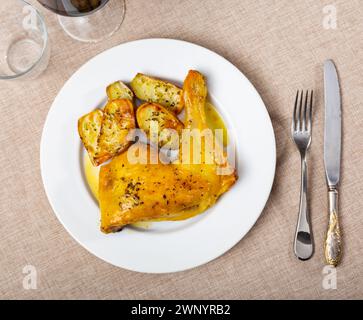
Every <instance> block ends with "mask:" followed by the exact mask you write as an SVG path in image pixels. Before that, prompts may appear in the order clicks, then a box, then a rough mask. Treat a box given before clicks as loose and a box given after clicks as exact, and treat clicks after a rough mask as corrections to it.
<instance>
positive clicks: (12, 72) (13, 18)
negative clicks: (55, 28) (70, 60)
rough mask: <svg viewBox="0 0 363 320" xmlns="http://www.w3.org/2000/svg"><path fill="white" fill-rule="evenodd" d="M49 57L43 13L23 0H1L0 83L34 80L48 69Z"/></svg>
mask: <svg viewBox="0 0 363 320" xmlns="http://www.w3.org/2000/svg"><path fill="white" fill-rule="evenodd" d="M49 56H50V49H49V41H48V33H47V28H46V25H45V23H44V20H43V18H42V16H41V15H40V13H39V12H38V11H37V10H36V9H35V8H34V7H33V6H31V5H30V4H29V3H27V2H26V1H23V0H1V11H0V80H12V79H34V78H35V77H37V76H38V75H40V73H41V72H42V71H44V70H45V68H46V67H47V65H48V61H49Z"/></svg>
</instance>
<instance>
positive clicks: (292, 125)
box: [291, 90, 299, 131]
mask: <svg viewBox="0 0 363 320" xmlns="http://www.w3.org/2000/svg"><path fill="white" fill-rule="evenodd" d="M298 99H299V90H297V93H296V98H295V105H294V112H293V114H292V124H291V129H292V131H295V130H296V119H297V113H296V112H297V104H298Z"/></svg>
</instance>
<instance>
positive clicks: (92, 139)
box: [78, 109, 108, 166]
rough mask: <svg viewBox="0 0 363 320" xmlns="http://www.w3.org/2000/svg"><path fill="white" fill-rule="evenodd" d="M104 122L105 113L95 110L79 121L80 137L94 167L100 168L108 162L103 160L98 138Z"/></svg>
mask: <svg viewBox="0 0 363 320" xmlns="http://www.w3.org/2000/svg"><path fill="white" fill-rule="evenodd" d="M102 121H103V111H102V110H100V109H97V110H94V111H92V112H90V113H88V114H86V115H84V116H83V117H82V118H80V119H79V120H78V133H79V136H80V138H81V140H82V142H83V145H84V147H85V148H86V150H87V152H88V156H89V158H90V160H91V162H92V164H93V165H94V166H98V165H99V164H101V163H102V162H104V161H106V160H108V159H103V158H102V156H101V155H100V148H99V146H98V137H99V135H100V132H101V126H102Z"/></svg>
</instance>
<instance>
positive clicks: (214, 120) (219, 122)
mask: <svg viewBox="0 0 363 320" xmlns="http://www.w3.org/2000/svg"><path fill="white" fill-rule="evenodd" d="M205 113H206V119H207V124H208V127H209V128H211V129H212V130H215V129H222V130H223V146H227V145H228V134H227V127H226V126H225V124H224V121H223V119H222V117H221V116H220V115H219V113H218V112H217V110H216V109H215V107H214V106H213V105H212V104H211V103H209V102H207V103H206V107H205ZM100 167H101V166H98V167H94V166H93V165H92V163H91V160H90V159H89V157H88V155H87V154H86V155H85V157H84V173H85V176H86V180H87V184H88V186H89V188H90V190H91V192H92V194H93V196H94V197H95V199H96V200H97V202H98V182H99V173H100ZM199 213H201V212H200V211H199V210H198V208H197V209H189V210H185V211H184V212H182V213H180V214H178V215H177V216H174V217H173V218H170V217H169V218H161V219H157V220H155V222H157V221H166V220H169V221H170V220H171V221H179V220H186V219H189V218H192V217H194V216H196V215H198V214H199ZM150 225H151V222H137V223H134V224H133V226H135V227H138V228H143V229H148V228H149V227H150Z"/></svg>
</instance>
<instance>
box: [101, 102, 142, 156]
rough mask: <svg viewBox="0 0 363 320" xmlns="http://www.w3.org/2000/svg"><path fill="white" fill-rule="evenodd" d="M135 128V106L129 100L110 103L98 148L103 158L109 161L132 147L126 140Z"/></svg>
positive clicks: (104, 117) (105, 112) (103, 122)
mask: <svg viewBox="0 0 363 320" xmlns="http://www.w3.org/2000/svg"><path fill="white" fill-rule="evenodd" d="M134 128H135V115H134V106H133V105H132V102H131V101H130V100H128V99H116V100H112V101H109V102H108V103H107V105H106V106H105V108H104V115H103V121H102V126H101V131H100V135H99V137H98V146H99V148H100V153H101V155H102V156H103V157H108V158H109V159H110V158H112V157H114V156H115V155H117V154H120V153H121V152H123V151H124V150H125V149H127V148H128V147H129V145H130V141H128V140H127V139H126V137H127V135H128V133H129V131H130V130H131V129H134Z"/></svg>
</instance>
